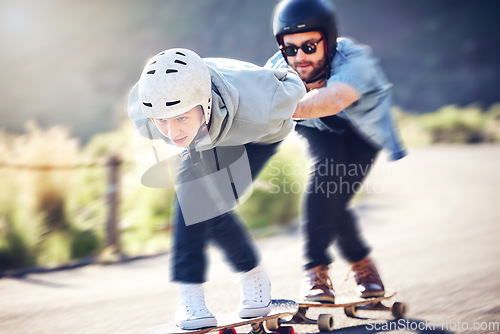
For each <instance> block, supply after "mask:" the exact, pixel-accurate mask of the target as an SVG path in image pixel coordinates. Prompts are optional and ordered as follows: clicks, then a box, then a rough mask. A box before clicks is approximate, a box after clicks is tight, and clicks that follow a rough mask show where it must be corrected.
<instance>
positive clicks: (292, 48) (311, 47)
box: [280, 37, 323, 57]
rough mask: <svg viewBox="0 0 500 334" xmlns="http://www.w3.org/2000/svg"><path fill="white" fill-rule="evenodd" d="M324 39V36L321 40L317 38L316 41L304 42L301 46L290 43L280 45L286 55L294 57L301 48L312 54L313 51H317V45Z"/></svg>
mask: <svg viewBox="0 0 500 334" xmlns="http://www.w3.org/2000/svg"><path fill="white" fill-rule="evenodd" d="M322 40H323V37H321V38H320V39H319V40H317V41H316V42H314V43H304V44H302V45H301V46H296V45H288V46H283V45H281V46H280V49H282V50H283V52H284V53H285V55H286V56H287V57H294V56H295V55H297V52H298V51H299V49H301V50H302V51H304V53H305V54H308V55H312V54H313V53H315V52H316V45H318V43H319V42H321V41H322Z"/></svg>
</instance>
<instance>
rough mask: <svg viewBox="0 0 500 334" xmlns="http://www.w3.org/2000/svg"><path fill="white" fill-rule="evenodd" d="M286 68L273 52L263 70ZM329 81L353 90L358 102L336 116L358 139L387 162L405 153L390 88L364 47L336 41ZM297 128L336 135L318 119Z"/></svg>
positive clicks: (367, 49)
mask: <svg viewBox="0 0 500 334" xmlns="http://www.w3.org/2000/svg"><path fill="white" fill-rule="evenodd" d="M286 66H288V65H287V63H286V61H285V59H284V58H283V56H282V54H281V52H277V53H276V54H275V55H273V56H272V57H271V58H270V59H269V60H268V61H267V63H266V65H265V67H272V68H281V67H286ZM331 68H332V70H331V74H330V78H329V79H328V80H327V83H326V85H327V86H328V85H330V84H332V83H335V82H342V83H346V84H348V85H350V86H351V87H353V88H354V89H355V90H356V91H357V92H358V93H359V95H360V96H361V97H360V98H359V100H357V101H356V102H354V103H353V104H351V105H350V106H349V107H347V108H345V109H344V110H342V111H341V112H340V113H338V114H336V115H335V117H341V118H343V119H346V120H347V121H348V122H350V124H351V125H352V126H353V128H354V129H355V131H357V132H358V133H359V134H360V135H361V136H362V137H364V138H365V139H366V140H368V142H370V143H372V144H373V145H374V146H375V147H377V148H379V149H382V148H384V149H386V150H387V151H388V152H389V154H390V155H389V159H391V160H398V159H401V158H403V157H404V156H405V155H406V154H407V152H406V149H405V148H404V145H403V143H402V140H401V137H400V136H399V132H398V129H397V126H396V121H395V118H394V114H393V112H392V96H391V86H392V84H391V83H390V82H389V81H388V80H387V78H386V76H385V74H384V72H383V70H382V68H381V67H380V65H379V62H378V59H376V58H375V57H374V56H373V55H372V52H371V49H370V48H369V47H368V46H364V45H360V44H357V43H356V42H354V41H353V40H351V39H348V38H339V39H338V40H337V52H336V53H335V57H334V58H333V60H332V64H331ZM300 125H303V126H309V127H313V128H317V129H319V130H323V131H333V132H335V131H337V130H336V129H333V128H331V127H330V126H328V125H327V124H326V123H325V122H323V120H322V119H320V118H313V119H307V120H304V121H301V122H300Z"/></svg>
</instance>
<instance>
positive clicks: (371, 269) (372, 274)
mask: <svg viewBox="0 0 500 334" xmlns="http://www.w3.org/2000/svg"><path fill="white" fill-rule="evenodd" d="M352 272H353V274H354V278H355V279H356V282H358V283H359V282H361V281H374V282H378V281H380V275H379V273H378V271H377V269H376V268H375V266H374V265H373V264H372V263H371V262H367V263H361V264H354V265H353V266H352Z"/></svg>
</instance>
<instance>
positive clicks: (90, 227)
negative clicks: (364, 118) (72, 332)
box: [0, 0, 500, 272]
mask: <svg viewBox="0 0 500 334" xmlns="http://www.w3.org/2000/svg"><path fill="white" fill-rule="evenodd" d="M275 4H276V1H274V0H210V1H183V0H148V1H132V0H109V1H104V2H103V1H97V0H88V1H81V2H68V1H62V0H45V1H34V0H15V1H14V0H2V1H1V2H0V27H1V28H0V45H1V46H2V51H1V52H0V73H1V75H0V94H1V95H0V96H1V98H0V119H1V121H0V183H1V187H2V191H1V192H0V272H8V271H9V270H13V269H16V270H19V269H21V268H29V267H33V266H45V267H54V266H61V265H67V264H68V263H69V264H72V263H79V262H78V261H83V262H85V261H87V262H93V261H95V260H96V259H97V258H99V259H102V258H104V259H106V258H107V257H110V258H111V259H113V258H114V257H116V256H118V257H134V256H140V255H147V254H156V253H159V252H162V251H165V250H167V249H168V246H169V242H170V241H169V240H170V237H169V233H168V232H169V230H170V200H171V198H172V196H173V194H172V192H171V191H170V190H168V189H148V188H144V187H143V186H141V185H140V184H139V182H138V178H137V174H136V171H135V164H134V161H133V144H132V137H133V130H132V128H131V127H130V124H129V123H128V121H127V119H126V109H125V105H126V96H127V93H128V90H129V89H130V88H131V87H132V85H133V84H134V83H135V81H136V80H137V79H138V77H139V75H140V73H141V70H142V68H143V65H144V64H145V61H146V59H147V58H149V57H151V56H152V55H154V54H156V53H158V52H159V51H162V50H164V49H168V48H172V47H184V48H189V49H192V50H194V51H196V52H197V53H199V54H200V55H201V56H202V57H227V58H236V59H239V60H244V61H249V62H253V63H255V64H258V65H264V63H265V62H266V60H267V59H268V58H269V57H270V56H271V55H272V54H274V52H275V51H276V50H277V47H276V43H275V40H274V37H273V35H272V29H271V15H272V10H273V8H274V6H275ZM335 5H336V7H337V10H338V20H339V30H340V35H341V36H349V37H353V38H355V39H356V40H358V41H359V42H362V43H365V44H368V45H370V46H371V47H372V49H373V51H374V53H375V54H376V55H377V56H378V57H379V59H380V61H381V63H382V66H383V67H384V69H385V70H386V73H387V75H388V77H389V78H390V80H391V81H392V82H393V84H394V100H395V111H396V112H397V115H398V118H399V120H400V129H401V133H402V135H403V137H404V138H405V140H406V142H407V144H408V145H409V146H410V150H411V147H416V146H427V145H433V144H437V143H453V144H473V143H474V144H477V143H498V142H499V141H500V104H499V103H500V90H499V87H500V75H499V74H500V57H498V52H499V51H500V26H499V24H498V20H497V17H496V16H497V14H498V12H499V9H500V2H498V1H496V0H482V1H471V0H434V1H412V2H409V1H398V0H377V1H373V0H372V1H370V0H336V1H335ZM296 145H299V143H298V142H297V141H296V140H295V139H293V138H291V139H290V140H289V141H287V143H285V145H282V148H281V150H280V152H279V154H278V155H277V156H276V157H275V158H274V159H273V161H275V163H277V164H293V165H295V166H305V164H306V159H307V158H306V157H305V156H304V154H297V151H296V148H295V147H296ZM292 152H293V154H292ZM298 169H299V170H301V168H298ZM306 174H307V168H302V171H301V172H298V173H294V174H293V175H280V176H279V177H280V178H286V179H287V182H290V183H294V182H299V183H301V184H303V183H304V182H305V180H306V177H307V175H306ZM274 177H275V175H273V174H272V171H270V170H265V171H264V173H263V175H261V177H260V178H259V182H257V184H256V187H255V189H254V195H253V197H252V199H251V200H249V201H248V202H247V203H245V205H244V206H242V207H241V208H239V212H240V214H241V215H242V216H243V217H244V218H245V219H246V221H247V222H248V224H249V226H250V228H251V229H252V230H254V231H262V230H263V229H264V228H266V227H269V226H273V227H275V228H276V227H283V228H285V227H287V226H293V225H294V224H296V222H297V217H298V214H299V206H298V203H299V201H300V196H301V195H300V193H293V194H278V195H276V194H270V193H269V189H270V187H271V185H270V182H271V181H270V180H271V179H273V178H274ZM275 181H276V180H274V181H273V182H275ZM271 188H272V187H271ZM166 199H167V200H166ZM75 261H76V262H75Z"/></svg>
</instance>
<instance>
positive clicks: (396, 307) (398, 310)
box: [391, 302, 406, 319]
mask: <svg viewBox="0 0 500 334" xmlns="http://www.w3.org/2000/svg"><path fill="white" fill-rule="evenodd" d="M391 312H392V315H393V316H394V318H396V319H402V318H404V317H405V315H406V304H405V303H400V302H395V303H394V304H392V307H391Z"/></svg>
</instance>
